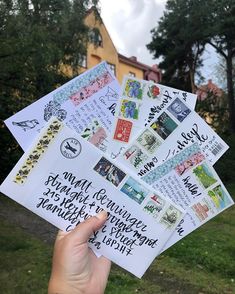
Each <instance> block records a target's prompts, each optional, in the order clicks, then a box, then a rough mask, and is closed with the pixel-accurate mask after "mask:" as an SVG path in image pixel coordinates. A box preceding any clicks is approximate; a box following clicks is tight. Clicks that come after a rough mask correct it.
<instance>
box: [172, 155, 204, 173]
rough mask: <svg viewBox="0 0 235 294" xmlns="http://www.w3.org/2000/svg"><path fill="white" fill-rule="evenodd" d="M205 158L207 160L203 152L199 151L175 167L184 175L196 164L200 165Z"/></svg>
mask: <svg viewBox="0 0 235 294" xmlns="http://www.w3.org/2000/svg"><path fill="white" fill-rule="evenodd" d="M203 160H205V156H204V155H203V154H202V153H201V152H198V153H196V154H193V155H192V156H191V157H189V158H188V159H187V160H185V161H183V162H182V163H180V164H178V165H177V166H176V168H175V171H176V172H177V174H178V175H180V176H182V175H183V174H184V173H185V172H186V171H188V170H190V169H192V168H193V167H194V166H196V165H198V164H199V163H200V162H202V161H203Z"/></svg>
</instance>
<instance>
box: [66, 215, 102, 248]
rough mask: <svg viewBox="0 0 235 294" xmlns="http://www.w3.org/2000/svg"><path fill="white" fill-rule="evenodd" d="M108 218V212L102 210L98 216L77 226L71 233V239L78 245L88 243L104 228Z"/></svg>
mask: <svg viewBox="0 0 235 294" xmlns="http://www.w3.org/2000/svg"><path fill="white" fill-rule="evenodd" d="M107 216H108V215H107V212H106V211H104V210H102V211H101V212H99V213H98V214H97V215H96V216H92V217H90V218H88V219H87V220H85V221H84V222H82V223H80V224H79V225H78V226H76V228H75V229H74V230H73V231H72V232H71V235H70V237H71V238H74V239H76V244H77V245H80V244H83V243H86V242H87V241H88V239H89V237H90V236H91V235H92V234H93V233H94V232H95V231H97V230H99V229H100V228H102V226H103V225H104V223H105V222H106V220H107Z"/></svg>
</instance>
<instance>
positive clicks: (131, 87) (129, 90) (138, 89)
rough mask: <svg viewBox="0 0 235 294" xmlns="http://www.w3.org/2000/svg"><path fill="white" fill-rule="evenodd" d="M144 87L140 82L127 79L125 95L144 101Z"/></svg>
mask: <svg viewBox="0 0 235 294" xmlns="http://www.w3.org/2000/svg"><path fill="white" fill-rule="evenodd" d="M143 89H144V85H143V84H142V83H141V82H140V81H136V80H134V79H127V80H126V84H125V86H124V93H123V94H124V95H125V96H127V97H130V98H135V99H138V100H142V98H143Z"/></svg>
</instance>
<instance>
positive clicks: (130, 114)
mask: <svg viewBox="0 0 235 294" xmlns="http://www.w3.org/2000/svg"><path fill="white" fill-rule="evenodd" d="M139 107H140V105H139V104H138V103H136V102H135V101H131V100H127V99H123V100H122V101H121V107H120V113H119V115H120V116H122V117H124V118H130V119H136V120H137V119H138V118H139Z"/></svg>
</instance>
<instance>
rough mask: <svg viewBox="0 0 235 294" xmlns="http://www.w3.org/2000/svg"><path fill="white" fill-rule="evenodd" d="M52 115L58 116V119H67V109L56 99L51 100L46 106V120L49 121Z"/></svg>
mask: <svg viewBox="0 0 235 294" xmlns="http://www.w3.org/2000/svg"><path fill="white" fill-rule="evenodd" d="M52 116H56V117H57V118H58V120H60V121H63V120H65V119H66V116H67V111H66V110H65V109H62V108H61V105H60V104H59V103H58V102H56V101H53V100H51V101H49V103H48V104H46V106H45V108H44V120H45V121H49V119H50V118H51V117H52Z"/></svg>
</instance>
